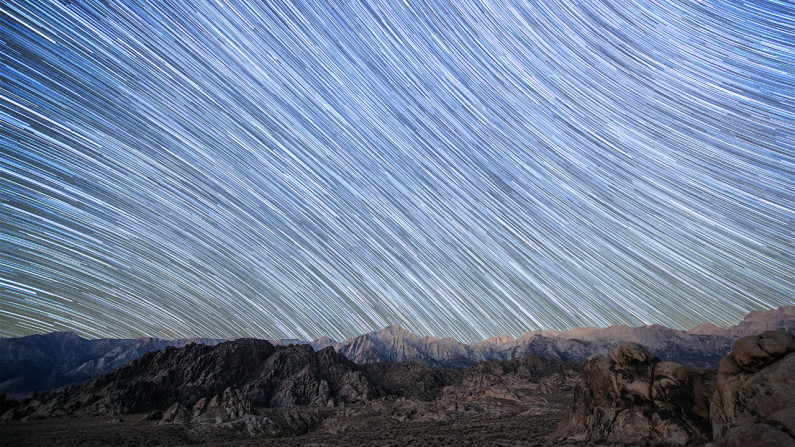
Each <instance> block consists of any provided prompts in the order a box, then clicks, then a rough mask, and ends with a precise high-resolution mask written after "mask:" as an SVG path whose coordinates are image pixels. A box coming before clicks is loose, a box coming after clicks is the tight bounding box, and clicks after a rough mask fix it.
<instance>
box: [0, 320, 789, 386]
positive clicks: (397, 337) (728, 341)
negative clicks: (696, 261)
mask: <svg viewBox="0 0 795 447" xmlns="http://www.w3.org/2000/svg"><path fill="white" fill-rule="evenodd" d="M767 330H784V331H788V332H790V333H794V334H795V306H783V307H780V308H778V309H773V310H767V311H754V312H751V313H749V314H748V316H746V317H745V319H743V321H741V322H740V323H739V324H737V325H736V326H732V327H730V328H720V327H718V326H715V325H712V324H701V325H698V326H696V327H694V328H693V329H691V330H689V331H680V330H675V329H670V328H667V327H664V326H659V325H651V326H641V327H634V328H633V327H629V326H610V327H608V328H593V327H591V328H575V329H572V330H570V331H563V332H558V331H549V330H542V331H532V332H528V333H526V334H524V335H522V336H521V337H518V338H513V337H509V336H507V335H503V336H501V337H492V338H489V339H486V340H483V341H480V342H475V343H469V344H464V343H461V342H459V341H457V340H454V339H452V338H443V339H438V338H434V337H421V336H418V335H416V334H414V333H412V332H411V331H408V330H406V329H404V328H402V327H400V326H399V325H392V326H388V327H386V328H384V329H382V330H380V331H377V332H370V333H367V334H363V335H360V336H358V337H354V338H349V339H347V340H343V341H340V342H337V341H334V340H332V339H330V338H328V337H322V338H318V339H317V340H313V341H303V340H297V339H292V340H290V339H285V340H278V341H273V342H272V344H274V345H277V346H289V345H309V346H311V347H312V349H314V350H315V351H320V350H322V349H324V348H327V347H329V346H330V347H333V348H334V350H335V351H336V352H339V353H341V354H343V355H344V356H345V357H347V358H348V359H350V360H351V361H353V362H355V363H358V364H368V363H376V362H415V363H418V364H420V365H425V366H434V367H435V366H440V367H447V368H453V369H459V370H460V369H464V368H467V367H469V366H471V365H473V364H475V363H477V362H480V361H485V360H491V359H497V360H504V361H507V360H511V359H515V358H523V357H527V356H530V355H535V356H541V357H548V358H554V359H559V360H564V361H570V362H583V361H585V360H586V359H587V358H588V357H590V356H592V355H597V354H598V355H606V354H607V352H608V351H609V350H610V349H612V348H615V347H617V346H620V345H623V344H626V343H638V344H641V345H643V346H645V347H646V348H647V349H648V350H649V351H650V352H651V353H652V354H654V355H655V356H657V357H659V358H660V359H661V360H662V361H673V362H677V363H681V364H684V365H688V366H694V367H707V368H712V369H715V368H717V364H718V361H719V360H720V358H722V357H723V356H724V355H726V354H728V353H729V351H730V350H731V345H732V343H733V342H734V340H735V339H737V338H739V337H742V336H747V335H755V334H758V333H761V332H763V331H767ZM222 341H224V340H216V339H182V340H160V339H154V338H144V339H133V340H129V339H128V340H113V339H99V340H86V339H83V338H80V337H79V336H77V335H75V334H73V333H69V332H55V333H51V334H45V335H32V336H28V337H21V338H6V339H0V394H3V393H8V394H10V395H11V396H17V397H19V396H20V395H24V394H27V393H29V392H31V391H45V390H50V389H55V388H59V387H63V386H66V385H71V384H76V383H81V382H84V381H86V380H90V379H93V378H96V377H98V376H99V375H101V374H105V373H108V372H110V371H113V370H115V369H117V368H119V367H121V366H123V365H125V364H127V363H129V362H131V361H132V360H135V359H137V358H139V357H141V356H142V355H144V354H146V353H148V352H152V351H157V350H161V349H164V348H166V347H167V346H174V347H181V346H186V345H188V344H191V343H198V344H204V345H216V344H218V343H219V342H222Z"/></svg>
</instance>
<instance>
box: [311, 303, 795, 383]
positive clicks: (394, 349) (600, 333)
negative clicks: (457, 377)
mask: <svg viewBox="0 0 795 447" xmlns="http://www.w3.org/2000/svg"><path fill="white" fill-rule="evenodd" d="M704 329H705V328H704V327H703V325H701V326H697V327H696V328H694V329H693V330H691V331H681V330H676V329H670V328H667V327H664V326H660V325H650V326H641V327H635V328H633V327H629V326H610V327H608V328H575V329H572V330H570V331H563V332H557V331H548V330H547V331H532V332H528V333H527V334H525V335H523V336H521V337H519V338H512V337H509V336H507V335H503V336H502V337H493V338H490V339H487V340H484V341H481V342H475V343H470V344H464V343H461V342H458V341H456V340H454V339H451V338H444V339H437V338H433V337H419V336H417V335H415V334H413V333H411V332H410V331H408V330H406V329H403V328H401V327H400V326H398V325H393V326H389V327H387V328H385V329H383V330H381V331H378V332H370V333H367V334H363V335H360V336H359V337H354V338H351V339H348V340H344V341H342V342H338V343H332V344H331V346H333V347H334V348H335V349H336V350H337V351H339V352H342V353H344V354H345V356H346V357H348V358H349V359H351V360H353V361H354V362H356V363H372V362H383V361H392V362H403V361H414V362H417V363H420V364H424V365H429V366H444V367H449V368H456V369H462V368H465V367H468V366H470V365H472V364H474V363H477V362H480V361H485V360H490V359H497V360H511V359H514V358H521V357H525V356H528V355H537V356H542V357H550V358H557V359H560V360H565V361H571V362H582V361H585V360H586V359H587V358H588V357H590V356H592V355H605V354H607V352H608V351H609V350H610V349H612V348H615V347H617V346H620V345H622V344H626V343H638V344H641V345H643V346H645V347H646V348H647V349H649V351H651V352H652V353H653V354H654V355H656V356H658V357H659V358H660V359H661V360H663V361H674V362H677V363H681V364H684V365H688V366H694V367H707V368H713V369H714V368H717V365H718V361H719V360H720V359H721V358H722V357H723V356H725V355H726V354H728V353H729V351H730V350H731V345H732V343H733V342H734V340H735V339H737V338H739V337H742V336H746V335H754V334H757V333H760V332H762V331H765V330H785V331H789V332H793V333H795V306H783V307H780V308H778V309H773V310H768V311H754V312H751V313H750V314H748V316H747V317H746V318H745V319H744V320H743V321H741V322H740V323H739V324H738V325H736V326H733V327H731V328H728V329H724V330H722V331H714V332H713V331H706V332H705V331H704ZM309 343H310V344H313V345H315V344H318V343H317V341H314V342H309Z"/></svg>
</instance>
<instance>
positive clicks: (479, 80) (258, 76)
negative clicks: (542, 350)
mask: <svg viewBox="0 0 795 447" xmlns="http://www.w3.org/2000/svg"><path fill="white" fill-rule="evenodd" d="M452 3H454V4H453V5H451V4H450V2H448V1H447V0H443V1H439V2H424V1H411V0H410V1H406V2H403V1H399V0H384V1H376V0H367V1H364V2H362V1H343V0H326V1H311V2H306V3H298V2H281V1H259V0H258V1H254V0H248V1H246V2H245V3H244V2H238V1H231V0H207V1H199V0H197V1H191V0H158V1H152V2H144V1H136V2H133V1H120V0H107V1H86V2H84V1H74V2H71V3H67V2H60V1H49V2H48V1H46V0H45V1H30V2H17V1H15V0H11V1H10V2H3V3H2V4H0V52H1V53H2V54H1V57H2V62H1V63H0V151H1V152H0V219H2V220H0V336H3V337H8V336H21V335H27V334H33V333H44V332H51V331H55V330H68V331H75V332H77V333H78V334H80V335H82V336H86V337H125V338H126V337H139V336H157V337H162V338H177V337H194V336H210V337H232V336H235V337H237V336H255V337H260V338H270V339H275V338H282V337H297V338H302V339H312V338H316V337H318V336H322V335H326V336H330V337H333V338H336V339H343V338H346V337H350V336H354V335H357V334H360V333H364V332H368V331H371V330H377V329H380V328H382V327H384V326H386V325H389V324H394V323H398V324H401V325H402V326H403V327H405V328H408V329H410V330H412V331H414V332H416V333H418V334H421V335H432V336H437V337H444V336H452V337H455V338H457V339H459V340H461V341H473V340H479V339H483V338H486V337H490V336H494V335H499V334H502V333H507V334H510V335H514V336H516V335H520V334H522V333H524V332H526V331H528V330H533V329H539V328H540V329H547V328H551V329H557V330H563V329H568V328H571V327H575V326H607V325H611V324H628V325H633V326H637V325H642V324H655V323H656V324H663V325H666V326H670V327H674V328H680V329H682V328H684V329H687V328H690V327H692V326H694V325H696V324H698V323H701V322H712V323H715V324H718V325H723V326H726V325H730V324H734V323H736V322H737V321H738V320H739V319H741V318H742V317H743V316H744V315H745V314H746V313H747V312H748V311H750V310H753V309H769V308H773V307H778V306H780V305H785V304H795V281H794V280H793V273H795V261H794V260H793V256H794V255H793V252H794V251H795V248H793V247H794V246H795V244H794V240H795V237H794V236H793V226H794V225H793V223H795V6H793V4H792V3H790V2H787V1H778V2H777V1H750V2H737V1H726V0H705V1H702V2H696V1H675V0H660V1H656V2H652V1H649V2H642V3H643V4H642V5H640V6H638V5H633V4H630V3H631V2H625V1H619V0H610V1H597V0H594V1H582V2H573V1H562V0H561V1H548V2H547V1H539V2H535V1H531V2H526V3H525V2H519V1H513V0H499V1H497V0H495V1H463V0H461V1H454V2H452Z"/></svg>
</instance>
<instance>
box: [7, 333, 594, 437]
mask: <svg viewBox="0 0 795 447" xmlns="http://www.w3.org/2000/svg"><path fill="white" fill-rule="evenodd" d="M483 365H484V366H483V367H481V368H477V367H475V368H472V369H471V370H467V371H464V372H463V373H462V372H460V371H456V370H452V369H445V368H431V367H427V366H423V365H418V364H416V363H410V362H409V363H389V362H387V363H374V364H368V365H358V364H356V363H353V362H351V361H350V360H348V359H347V358H345V356H344V355H342V354H341V353H338V352H336V351H335V350H334V348H332V347H326V348H324V349H322V350H320V351H315V350H314V349H312V348H311V347H310V346H309V345H289V346H274V345H273V344H271V343H270V342H268V341H267V340H256V339H237V340H233V341H228V342H224V343H220V344H218V345H215V346H208V345H200V344H190V345H187V346H185V347H182V348H179V349H177V348H174V347H170V346H169V347H166V348H165V349H163V350H161V351H156V352H151V353H148V354H145V355H144V356H142V357H141V358H139V359H137V360H134V361H132V362H130V363H129V364H127V365H125V366H123V367H121V368H119V369H117V370H115V371H113V372H111V373H109V374H105V375H102V376H100V377H98V378H96V379H94V380H91V381H88V382H85V383H83V384H81V385H74V386H71V387H68V388H65V389H61V390H56V391H50V392H45V393H34V394H32V395H31V396H29V397H28V398H26V399H24V400H22V401H20V402H10V403H7V407H8V408H7V411H6V412H4V414H2V415H0V416H2V418H0V419H2V420H5V421H7V420H13V419H41V418H50V417H72V416H101V415H104V416H107V415H123V414H130V413H142V412H143V413H145V412H150V411H160V412H161V413H163V415H162V416H160V417H162V418H163V419H164V420H167V421H172V420H179V419H185V418H188V419H190V418H191V417H192V416H191V415H193V417H195V416H196V415H198V414H201V413H202V412H204V411H205V410H207V409H208V408H216V407H218V406H223V405H226V404H224V402H229V401H232V402H233V403H234V405H232V406H231V407H235V408H238V407H239V409H240V410H241V412H243V413H251V412H252V411H254V410H252V409H253V408H272V407H297V406H316V407H317V406H323V407H325V406H337V405H339V404H350V403H356V402H364V401H368V400H370V399H379V398H382V397H385V398H390V399H392V400H394V399H398V398H407V397H408V398H412V399H420V400H424V401H429V400H433V399H438V398H440V397H442V396H443V391H444V390H445V389H447V387H450V386H452V385H457V386H458V387H464V388H466V389H468V390H472V389H483V388H487V387H489V386H491V385H493V384H494V383H498V384H502V383H503V382H506V381H507V382H517V381H518V382H522V383H523V384H524V385H528V384H532V383H541V382H544V385H545V386H548V387H552V388H557V387H560V386H563V387H570V386H571V384H570V383H568V382H567V381H566V380H567V379H570V378H571V377H576V376H578V374H579V371H580V370H581V366H580V365H578V364H570V363H566V362H562V361H560V360H556V359H543V358H527V359H521V360H518V359H517V360H515V361H513V362H504V364H501V363H500V362H497V361H492V362H491V363H489V364H483ZM484 369H486V370H487V371H485V372H484V371H482V370H484ZM492 370H494V371H497V372H498V373H495V372H494V371H492ZM492 382H494V383H492ZM525 382H527V383H525ZM227 406H229V405H227ZM231 407H230V408H231ZM167 409H168V410H167ZM227 410H228V409H227ZM237 417H242V416H241V415H238V416H237Z"/></svg>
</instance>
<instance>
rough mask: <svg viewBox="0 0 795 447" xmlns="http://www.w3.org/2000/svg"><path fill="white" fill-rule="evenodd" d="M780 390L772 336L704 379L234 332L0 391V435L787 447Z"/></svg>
mask: <svg viewBox="0 0 795 447" xmlns="http://www.w3.org/2000/svg"><path fill="white" fill-rule="evenodd" d="M793 390H795V337H793V335H792V334H790V333H788V332H783V331H766V332H763V333H761V334H759V335H753V336H747V337H742V338H740V339H738V340H736V341H735V343H734V344H733V346H732V351H731V353H730V354H729V355H727V356H726V357H724V358H723V359H722V360H721V362H720V368H719V370H718V371H717V372H716V371H714V370H708V369H699V368H692V367H687V366H683V365H680V364H677V363H672V362H663V361H660V359H659V358H657V357H656V356H654V355H652V354H651V353H650V352H649V351H648V350H647V349H646V348H644V347H643V346H641V345H638V344H627V345H622V346H619V347H617V348H614V349H612V350H610V351H609V355H608V356H607V357H600V356H594V357H592V358H590V359H589V360H588V361H587V362H586V363H585V364H584V366H583V365H581V364H573V363H567V362H563V361H560V360H556V359H548V358H540V357H527V358H520V359H513V360H511V361H498V360H490V361H488V362H481V363H478V364H476V365H474V366H472V367H470V368H468V369H466V370H464V371H457V370H453V369H445V368H432V367H428V366H423V365H419V364H416V363H391V362H385V363H373V364H368V365H358V364H356V363H353V362H350V361H349V360H348V359H347V358H346V357H345V356H344V355H342V354H340V353H338V352H336V351H335V350H334V349H333V348H331V347H329V348H326V349H323V350H321V351H318V352H315V351H314V350H313V349H312V348H311V347H309V346H306V345H302V346H273V345H272V344H270V343H269V342H267V341H262V340H236V341H233V342H227V343H222V344H220V345H217V346H214V347H212V346H202V345H189V346H186V347H184V348H181V349H175V348H167V349H165V350H163V351H160V352H156V353H150V354H147V355H145V356H144V357H142V358H141V359H139V360H137V361H134V362H132V363H130V364H129V365H127V366H125V367H123V368H121V369H119V370H117V371H114V372H113V373H110V374H107V375H105V376H102V377H100V378H98V379H96V380H93V381H90V382H87V383H85V384H83V385H80V386H73V387H71V388H68V389H65V390H61V391H56V392H49V393H39V394H35V395H33V396H31V397H29V398H27V399H25V400H24V401H21V402H13V401H2V400H0V414H2V416H1V419H2V420H3V421H4V423H0V440H2V442H0V444H2V445H12V446H13V445H30V446H32V445H85V446H91V445H241V446H243V445H301V446H313V445H314V446H320V445H473V446H474V445H478V446H479V445H504V446H521V445H545V446H557V445H597V446H598V445H651V446H709V447H733V446H738V447H764V446H793V447H795V424H794V423H793V421H795V391H793Z"/></svg>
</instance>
